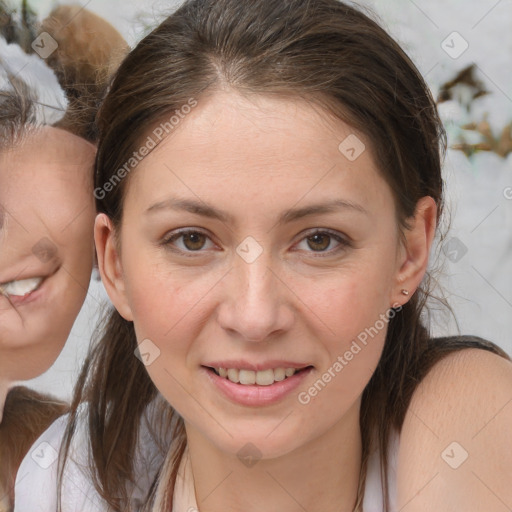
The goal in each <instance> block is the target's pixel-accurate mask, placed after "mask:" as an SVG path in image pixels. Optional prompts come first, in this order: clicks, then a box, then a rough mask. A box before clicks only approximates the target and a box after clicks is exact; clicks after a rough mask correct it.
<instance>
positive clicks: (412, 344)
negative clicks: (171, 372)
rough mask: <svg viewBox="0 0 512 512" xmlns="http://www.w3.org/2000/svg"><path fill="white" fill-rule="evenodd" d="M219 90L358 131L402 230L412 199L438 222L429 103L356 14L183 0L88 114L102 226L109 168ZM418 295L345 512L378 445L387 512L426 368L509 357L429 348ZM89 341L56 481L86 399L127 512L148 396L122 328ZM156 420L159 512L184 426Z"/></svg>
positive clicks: (400, 322) (387, 356) (112, 489)
mask: <svg viewBox="0 0 512 512" xmlns="http://www.w3.org/2000/svg"><path fill="white" fill-rule="evenodd" d="M220 89H223V90H229V89H232V90H234V91H236V92H238V93H242V94H262V95H276V96H278V95H281V96H295V97H300V98H302V99H304V100H306V101H308V102H310V103H313V104H316V105H318V106H319V107H321V108H324V109H326V110H327V111H328V112H330V113H332V114H334V115H336V116H338V117H339V119H341V120H343V121H345V122H346V123H348V124H349V125H351V126H352V127H354V129H356V130H358V131H359V132H361V133H362V134H364V135H365V136H366V137H367V139H368V141H370V145H371V151H372V152H373V155H374V158H375V161H376V162H378V164H379V169H380V172H381V173H382V176H383V177H384V178H385V180H386V182H387V183H388V184H389V186H390V188H391V190H392V192H393V194H394V199H395V204H396V210H397V223H398V224H399V226H400V228H401V232H402V233H403V230H404V229H407V219H408V218H409V217H411V216H412V215H413V214H414V212H415V206H416V204H417V202H418V200H419V199H420V198H421V197H423V196H431V197H432V198H433V199H434V200H435V202H436V204H437V207H438V211H439V214H440V213H441V212H442V207H443V182H442V177H441V166H442V159H443V157H444V152H445V149H446V135H445V131H444V129H443V126H442V123H441V121H440V118H439V116H438V112H437V108H436V105H435V102H434V100H433V98H432V96H431V93H430V90H429V88H428V86H427V84H426V83H425V81H424V80H423V78H422V77H421V75H420V73H419V72H418V70H417V69H416V67H415V65H414V64H413V63H412V62H411V60H410V59H409V58H408V56H407V55H406V54H405V53H404V51H403V50H402V49H401V48H400V46H399V45H398V44H397V43H396V42H395V41H394V40H393V39H392V38H391V37H390V36H389V35H388V34H387V33H386V31H385V30H383V29H382V28H381V27H380V26H379V25H378V24H377V23H376V22H375V21H373V20H372V19H371V17H370V16H369V15H365V14H364V13H363V12H361V11H360V10H358V9H356V8H354V7H352V6H349V5H347V4H345V3H342V2H339V1H337V0H281V1H279V2H269V1H268V0H189V1H186V2H184V3H183V4H182V5H181V7H180V8H179V9H177V11H176V12H175V13H174V14H172V15H171V16H170V17H168V18H167V19H166V20H165V21H164V22H163V23H162V24H161V25H160V26H159V27H157V28H156V29H155V30H154V31H153V32H151V33H150V34H149V35H148V36H146V37H145V38H144V39H143V40H142V41H141V42H140V43H139V44H138V46H137V47H136V48H135V49H134V50H133V51H132V52H131V53H130V54H129V55H128V57H127V58H126V59H125V60H124V62H123V63H122V65H121V66H120V68H119V70H118V72H117V74H116V77H115V79H114V81H113V84H112V87H111V89H110V91H109V94H108V95H107V97H106V100H105V101H104V103H103V105H102V108H101V110H100V113H99V116H98V125H99V130H100V140H99V148H98V153H97V158H96V165H95V187H96V190H97V191H98V190H99V191H103V190H104V189H103V187H104V185H105V184H111V185H112V186H111V187H109V189H111V191H110V192H108V193H97V194H96V198H97V203H96V205H97V210H98V211H99V212H104V213H106V214H107V215H108V216H109V217H110V219H111V220H112V222H113V224H114V226H115V228H119V226H120V223H121V220H122V214H123V198H124V197H125V194H126V187H127V186H129V183H130V176H127V177H124V179H120V177H119V175H118V174H116V173H117V172H118V170H119V169H123V166H125V163H126V162H127V161H128V160H129V158H130V157H131V156H132V154H133V151H134V150H136V149H137V148H138V147H140V145H141V143H142V141H143V138H145V137H147V135H148V133H150V130H151V129H152V128H154V126H157V125H158V123H159V122H161V120H162V119H164V118H165V117H166V116H170V115H172V113H173V112H174V111H175V110H177V109H180V108H181V107H182V106H183V105H185V104H187V102H188V101H189V100H190V99H191V98H195V99H196V100H199V99H200V98H201V96H203V95H205V94H207V93H212V92H215V90H220ZM134 172H137V171H136V170H135V171H134ZM124 174H126V172H124V173H123V176H124ZM430 295H431V285H430V279H429V277H428V275H427V276H426V279H425V280H424V282H423V286H422V288H421V289H418V290H417V292H416V293H414V295H413V296H412V297H411V298H410V300H409V301H408V302H407V303H406V304H405V305H404V306H403V308H402V310H401V311H400V312H397V314H396V316H395V317H394V318H392V319H391V320H390V322H389V328H388V331H387V336H386V340H385V346H384V350H383V353H382V357H381V359H380V362H379V364H378V367H377V369H376V371H375V373H374V374H373V376H372V378H371V380H370V381H369V383H368V385H367V386H366V388H365V390H364V392H363V395H362V403H361V411H360V428H361V435H362V443H363V445H362V446H363V451H362V466H361V473H360V484H359V490H358V500H357V507H356V509H357V510H360V508H361V505H362V501H363V496H364V488H365V478H366V471H367V463H368V457H369V455H370V453H371V451H372V449H373V448H377V447H381V448H382V449H381V455H380V464H381V469H382V471H383V480H382V488H383V493H384V499H385V503H386V510H388V509H389V497H388V474H387V460H388V454H387V449H386V448H387V446H388V440H389V438H390V433H391V429H392V428H396V429H397V430H398V431H400V430H401V427H402V423H403V420H404V417H405V414H406V411H407V407H408V405H409V402H410V399H411V396H412V393H413V392H414V390H415V388H416V386H417V384H418V383H419V382H420V381H421V380H422V379H423V377H424V376H425V375H426V374H427V372H428V371H429V369H431V368H432V367H433V366H434V365H435V364H436V363H437V362H438V361H439V360H441V359H442V358H443V357H444V356H446V355H447V354H449V353H451V352H454V351H457V350H461V349H463V348H467V347H478V348H482V349H485V350H490V351H492V352H494V353H496V354H499V355H501V356H502V357H507V358H508V356H507V355H506V353H505V352H504V351H502V350H501V349H500V348H498V347H497V346H495V345H494V344H492V343H490V342H487V341H485V340H482V339H481V338H477V337H467V336H458V337H453V338H438V339H435V338H432V337H431V335H430V334H429V331H428V329H427V327H426V326H425V325H424V323H423V321H422V319H420V315H421V314H422V312H424V310H425V307H426V301H427V299H428V297H429V296H430ZM101 332H102V335H101V337H100V339H99V340H98V343H97V344H96V345H95V347H94V348H93V350H92V351H91V353H90V355H89V356H88V358H87V360H86V363H85V365H84V367H83V370H82V373H81V376H80V378H79V381H78V384H77V386H76V390H75V395H74V399H73V403H72V413H71V416H70V423H69V426H68V430H67V433H66V437H65V444H64V450H63V451H62V453H61V455H62V457H61V464H60V477H61V478H62V477H63V474H64V473H63V472H64V465H63V464H62V463H63V462H64V461H65V458H66V454H67V452H68V449H69V446H70V442H71V439H72V436H73V432H74V429H75V428H76V424H77V421H78V406H79V405H80V404H81V403H83V402H85V401H87V402H88V407H87V417H88V419H87V423H88V428H89V430H90V447H89V449H90V457H91V478H92V479H93V481H94V484H95V487H96V489H97V491H98V492H99V493H100V495H101V496H102V497H103V498H104V499H105V500H106V502H107V503H108V504H109V506H110V507H111V509H112V510H115V511H125V510H129V509H130V503H129V486H128V484H129V483H130V482H132V483H133V481H134V479H135V478H136V477H137V475H135V474H134V468H133V458H134V451H135V447H136V443H137V439H138V433H139V428H140V427H139V425H140V423H141V421H142V417H143V414H144V411H145V410H146V409H147V407H148V404H149V403H150V402H152V401H153V399H155V397H158V396H159V395H158V392H157V390H156V388H155V386H154V384H153V383H152V381H151V379H150V378H149V376H148V374H147V372H146V370H145V368H144V366H143V365H142V364H140V362H139V360H138V359H137V358H136V357H134V355H133V353H134V350H135V348H136V347H137V340H136V336H135V332H134V327H133V324H132V323H131V322H128V321H126V320H124V319H123V318H122V317H121V316H120V314H119V313H118V312H117V311H115V310H112V311H110V312H109V313H108V316H107V317H106V318H105V323H104V325H103V330H102V331H101ZM160 412H161V414H162V415H163V417H166V418H167V420H170V419H172V418H175V419H176V422H175V425H176V428H175V429H173V431H172V437H173V448H172V449H173V450H175V452H174V462H175V467H174V471H173V474H172V481H171V482H170V483H169V487H168V489H169V492H168V494H169V495H168V497H167V504H166V506H167V507H169V508H166V510H171V504H172V492H173V489H174V482H175V479H176V474H177V468H178V464H179V462H180V460H181V456H182V454H183V452H184V449H185V446H186V436H185V432H184V428H183V421H182V420H181V418H180V417H179V416H178V415H177V413H176V412H174V411H173V410H172V408H171V407H170V406H169V405H168V404H164V405H161V407H160ZM169 424H170V423H169ZM374 436H375V437H374ZM374 440H375V441H376V442H377V445H378V446H375V445H374Z"/></svg>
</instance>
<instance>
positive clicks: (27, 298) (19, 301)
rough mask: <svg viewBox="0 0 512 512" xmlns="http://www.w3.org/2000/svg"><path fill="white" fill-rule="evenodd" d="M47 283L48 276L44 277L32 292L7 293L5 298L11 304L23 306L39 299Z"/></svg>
mask: <svg viewBox="0 0 512 512" xmlns="http://www.w3.org/2000/svg"><path fill="white" fill-rule="evenodd" d="M47 285H48V278H45V279H44V280H43V282H42V283H41V284H40V285H39V288H37V289H36V290H34V291H33V292H30V293H27V294H26V295H9V296H8V297H7V300H8V301H9V302H10V304H12V305H13V306H25V305H27V304H31V303H32V302H35V301H37V300H39V299H41V298H42V297H43V296H44V294H45V292H46V288H47Z"/></svg>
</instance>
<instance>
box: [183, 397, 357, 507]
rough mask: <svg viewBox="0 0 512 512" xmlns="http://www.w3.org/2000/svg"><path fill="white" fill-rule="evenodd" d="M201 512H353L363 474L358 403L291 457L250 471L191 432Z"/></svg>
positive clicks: (260, 463)
mask: <svg viewBox="0 0 512 512" xmlns="http://www.w3.org/2000/svg"><path fill="white" fill-rule="evenodd" d="M187 439H188V447H189V451H190V461H191V465H192V472H193V475H194V485H195V495H196V499H197V506H198V508H199V510H200V511H201V512H210V511H215V510H223V511H226V512H235V511H239V510H244V511H246V512H256V511H261V510H286V511H289V512H304V510H307V511H308V512H317V511H318V512H320V511H322V512H352V511H353V510H354V506H355V503H356V499H357V490H358V485H359V472H360V468H361V433H360V428H359V403H358V404H357V407H356V406H354V408H353V410H351V411H349V412H347V414H346V415H345V416H344V417H343V419H342V420H341V421H340V422H338V423H337V424H335V425H334V426H333V427H331V429H330V430H329V431H327V432H325V433H323V434H322V435H321V436H320V437H317V438H315V439H313V440H312V441H309V442H308V443H306V444H304V445H302V446H300V447H298V448H297V449H295V450H293V451H292V452H290V453H287V454H286V455H283V456H280V457H277V458H273V459H264V458H263V459H261V460H259V461H258V462H257V463H256V464H254V465H253V466H251V467H245V466H244V465H243V464H241V462H240V460H238V458H237V457H236V456H233V455H227V454H226V453H224V452H219V451H218V449H217V448H216V447H213V446H212V444H211V442H210V441H209V440H207V439H205V438H204V437H203V436H202V435H201V434H200V433H198V432H197V431H195V430H194V429H192V428H190V427H189V426H187Z"/></svg>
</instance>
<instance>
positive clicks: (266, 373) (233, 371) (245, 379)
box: [215, 368, 297, 386]
mask: <svg viewBox="0 0 512 512" xmlns="http://www.w3.org/2000/svg"><path fill="white" fill-rule="evenodd" d="M215 371H216V372H217V373H218V374H219V375H220V376H221V377H227V378H228V379H229V380H230V381H231V382H235V383H239V384H248V385H250V384H258V385H260V386H270V385H271V384H274V382H276V381H277V382H279V381H281V380H284V379H285V378H286V377H291V376H292V375H293V374H294V373H295V372H296V371H297V369H296V368H274V369H269V370H261V371H257V372H256V371H253V370H239V369H238V368H215Z"/></svg>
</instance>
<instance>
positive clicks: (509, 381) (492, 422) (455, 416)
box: [397, 349, 512, 512]
mask: <svg viewBox="0 0 512 512" xmlns="http://www.w3.org/2000/svg"><path fill="white" fill-rule="evenodd" d="M511 425H512V363H511V362H510V361H507V360H506V359H503V358H501V357H499V356H497V355H495V354H492V353H489V352H484V351H482V350H476V349H470V350H464V351H462V352H459V353H454V354H451V355H450V356H448V357H447V358H446V359H444V360H442V361H441V362H440V363H438V364H437V365H436V366H435V367H434V368H433V370H432V371H431V372H430V373H429V374H428V375H427V377H426V378H425V379H424V380H423V381H422V382H421V384H420V385H419V386H418V389H417V390H416V392H415V394H414V396H413V399H412V401H411V404H410V406H409V410H408V412H407V415H406V418H405V421H404V426H403V430H402V435H401V438H400V448H399V453H398V464H397V495H398V496H397V498H398V503H397V507H398V509H399V510H404V512H428V511H431V510H440V511H442V512H451V511H455V510H467V511H471V512H477V511H481V510H485V511H486V512H487V511H489V512H506V511H508V510H510V508H511V506H512V489H511V486H510V475H511V474H512V450H510V428H511Z"/></svg>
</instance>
